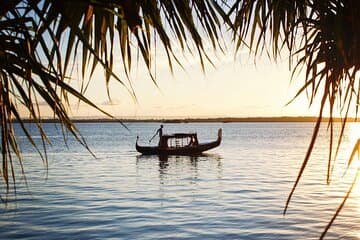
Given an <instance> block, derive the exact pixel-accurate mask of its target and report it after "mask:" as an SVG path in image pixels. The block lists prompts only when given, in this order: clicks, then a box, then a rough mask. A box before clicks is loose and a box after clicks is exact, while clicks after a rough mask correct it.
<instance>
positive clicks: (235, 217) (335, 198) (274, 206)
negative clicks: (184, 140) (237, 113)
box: [0, 123, 360, 239]
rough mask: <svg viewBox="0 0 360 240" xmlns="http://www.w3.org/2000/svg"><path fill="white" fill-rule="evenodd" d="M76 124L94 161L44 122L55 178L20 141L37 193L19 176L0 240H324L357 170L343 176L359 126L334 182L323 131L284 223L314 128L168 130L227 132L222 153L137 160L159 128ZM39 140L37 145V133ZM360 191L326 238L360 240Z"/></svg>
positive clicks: (349, 134) (168, 127)
mask: <svg viewBox="0 0 360 240" xmlns="http://www.w3.org/2000/svg"><path fill="white" fill-rule="evenodd" d="M77 125H78V127H79V128H80V130H81V132H82V134H83V136H84V137H85V139H86V140H87V143H88V145H89V147H90V149H91V150H92V152H93V153H94V154H95V156H96V158H94V157H93V156H91V155H90V154H89V152H88V151H87V150H86V149H85V148H84V147H82V146H81V145H79V144H77V143H76V142H75V141H74V140H73V139H72V138H71V137H69V138H68V139H67V145H64V143H63V135H62V132H61V128H59V126H57V125H55V124H45V128H46V131H47V133H48V135H49V137H50V139H51V141H52V146H49V147H48V149H47V151H48V157H49V171H48V176H46V170H45V169H44V165H43V164H42V162H41V159H39V157H38V155H37V153H36V151H34V149H33V148H31V147H30V146H29V145H27V144H26V143H25V142H23V143H22V144H21V147H22V152H23V157H24V165H25V169H26V172H27V173H26V177H27V180H28V189H27V188H26V186H25V184H24V180H23V179H20V178H19V179H18V180H17V181H18V185H17V187H18V189H17V196H16V199H14V196H10V201H9V203H8V204H7V206H6V207H5V206H4V205H2V206H1V210H0V211H1V214H0V229H1V230H0V239H316V238H318V237H319V236H320V234H321V232H322V230H323V228H324V227H325V226H326V224H327V222H328V221H329V220H330V219H331V217H332V215H333V213H334V212H335V210H336V209H337V207H338V205H339V204H340V203H341V201H342V198H343V196H344V195H345V194H346V191H347V189H348V188H349V186H350V183H351V180H352V179H353V177H354V176H355V174H357V167H358V165H357V163H358V162H359V161H356V162H355V164H354V166H353V167H351V168H350V169H349V171H348V172H347V173H346V174H345V175H344V171H343V169H344V167H345V162H346V160H347V159H346V158H347V157H348V156H349V154H350V152H351V150H352V144H353V142H354V141H355V139H356V138H357V137H360V135H358V134H359V133H360V131H358V130H357V128H356V126H352V127H351V128H350V130H349V131H346V133H345V140H344V148H343V150H341V151H340V154H339V157H338V159H337V162H336V168H335V170H334V174H333V175H334V178H333V181H332V183H331V184H330V185H326V183H325V179H326V161H327V156H328V152H327V151H328V144H327V135H326V129H323V130H322V132H321V136H320V138H319V140H318V144H317V147H316V148H315V149H314V152H313V155H312V158H311V160H310V162H309V166H308V168H307V170H306V171H305V173H304V176H303V178H302V179H301V182H300V184H299V186H298V188H297V189H296V192H295V194H294V197H293V200H292V202H291V204H290V207H289V210H288V213H287V214H286V215H285V216H283V215H282V211H283V209H284V205H285V201H286V198H287V196H288V194H289V192H290V189H291V187H292V185H293V182H294V180H295V177H296V175H297V172H298V169H299V166H300V164H301V162H302V159H303V157H304V155H305V152H306V148H307V146H308V143H309V141H310V136H311V133H312V128H313V124H312V123H211V124H209V123H196V124H194V123H189V124H165V132H168V133H170V132H176V131H191V132H194V131H197V133H198V137H199V140H200V142H201V141H210V140H213V139H215V138H216V133H217V129H218V128H220V127H221V128H223V142H222V144H221V146H220V147H218V148H216V149H214V150H211V151H209V152H208V153H207V154H206V155H203V156H199V157H175V156H173V157H168V158H167V159H159V158H158V157H157V156H147V157H145V156H140V155H139V154H138V153H137V152H136V151H135V147H134V143H135V139H136V135H139V136H140V143H142V144H148V139H149V138H150V137H151V136H152V134H154V132H155V130H156V129H157V128H158V127H159V123H129V124H127V126H128V128H129V129H130V130H131V131H130V132H128V131H127V130H126V129H124V128H123V127H122V126H121V125H120V124H117V123H81V124H77ZM28 126H30V127H31V125H28ZM32 134H33V135H34V136H35V139H36V141H39V142H40V138H39V136H38V133H37V132H36V131H35V128H34V129H33V130H32ZM36 136H37V137H36ZM24 139H25V137H24V136H19V140H20V141H24ZM155 142H156V141H155ZM343 175H344V176H343ZM359 186H360V184H359V183H357V185H356V189H355V190H354V192H353V193H352V194H351V197H350V198H349V200H348V201H347V203H346V206H345V208H344V209H343V211H342V212H341V214H340V216H339V217H338V218H337V220H336V221H335V223H334V225H333V227H332V228H331V229H330V232H329V233H328V235H327V239H359V238H360V190H359Z"/></svg>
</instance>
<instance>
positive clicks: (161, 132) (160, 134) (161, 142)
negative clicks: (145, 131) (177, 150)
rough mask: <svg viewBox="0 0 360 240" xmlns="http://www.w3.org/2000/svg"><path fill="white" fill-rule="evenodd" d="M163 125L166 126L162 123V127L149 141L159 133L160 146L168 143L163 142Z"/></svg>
mask: <svg viewBox="0 0 360 240" xmlns="http://www.w3.org/2000/svg"><path fill="white" fill-rule="evenodd" d="M163 127H164V126H163V125H162V124H161V125H160V128H159V129H158V130H157V131H156V133H155V134H154V136H153V137H152V138H151V139H150V140H149V142H151V141H152V140H153V139H154V137H155V136H156V135H158V134H159V146H160V147H162V146H166V144H164V143H163V139H162V136H163Z"/></svg>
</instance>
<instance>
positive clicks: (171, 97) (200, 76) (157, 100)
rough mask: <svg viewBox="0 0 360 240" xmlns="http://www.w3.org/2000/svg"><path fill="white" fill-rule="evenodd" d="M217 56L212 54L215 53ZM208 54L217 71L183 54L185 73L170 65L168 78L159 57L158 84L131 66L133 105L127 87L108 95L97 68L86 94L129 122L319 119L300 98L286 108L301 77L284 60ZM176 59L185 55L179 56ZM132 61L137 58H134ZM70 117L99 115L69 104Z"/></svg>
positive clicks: (139, 67) (143, 70)
mask: <svg viewBox="0 0 360 240" xmlns="http://www.w3.org/2000/svg"><path fill="white" fill-rule="evenodd" d="M215 54H216V55H215ZM215 54H214V51H213V50H209V55H210V56H211V57H212V59H213V62H214V64H215V67H213V66H211V65H210V64H206V69H205V73H204V72H203V71H202V69H201V65H200V63H199V60H198V57H197V56H196V55H195V56H191V55H190V54H185V56H186V59H185V57H184V58H181V59H182V63H183V66H184V68H185V70H183V69H182V68H181V67H180V66H178V65H176V63H174V73H173V74H171V72H170V70H169V67H168V63H167V58H166V57H165V56H164V55H161V54H157V57H156V81H157V84H158V86H159V88H157V87H156V85H155V84H154V83H153V82H152V80H151V78H150V77H149V74H148V72H147V69H146V67H145V66H144V65H143V64H142V63H141V62H139V63H137V62H136V60H134V62H133V66H134V68H133V70H132V73H131V83H132V86H133V89H134V91H135V93H136V95H137V100H138V101H137V102H135V101H134V99H133V98H132V97H131V95H130V94H129V93H128V92H127V91H126V90H125V88H124V87H123V86H122V85H121V84H119V83H117V82H116V80H111V83H110V96H111V99H112V102H111V103H110V102H109V99H108V97H107V91H106V85H105V81H104V74H103V71H102V69H100V68H98V69H97V70H96V72H95V74H94V76H93V78H92V80H91V82H90V85H89V88H88V90H87V92H86V96H87V97H88V98H90V99H91V100H93V101H94V103H96V104H97V105H98V106H100V107H101V108H103V109H105V110H106V111H108V112H109V113H111V114H113V115H114V116H117V117H130V118H174V117H175V118H176V117H181V118H187V117H269V116H310V115H317V113H318V106H316V105H314V106H313V107H311V108H309V104H308V101H307V98H306V95H305V94H303V95H302V96H300V97H299V98H298V99H296V100H295V101H294V102H292V103H291V104H290V105H287V106H286V104H287V103H288V102H289V101H290V100H291V99H292V97H293V96H294V95H295V94H296V92H297V90H298V89H299V88H300V86H301V84H303V83H304V76H303V75H301V74H300V75H299V76H298V77H296V78H294V80H293V81H291V71H290V70H289V67H288V60H287V57H286V56H285V55H284V57H283V59H282V60H278V61H277V62H275V61H272V60H269V59H268V57H260V58H258V59H257V61H256V64H255V63H254V57H253V56H249V53H248V51H247V50H246V49H245V50H242V51H241V52H240V53H238V54H237V55H236V58H234V57H235V54H234V51H233V50H228V51H227V52H226V53H221V52H217V53H215ZM179 55H180V56H182V55H183V54H182V53H180V52H179ZM135 59H136V58H135ZM115 62H116V63H115V67H114V70H115V72H117V73H119V75H120V76H121V77H122V79H123V80H124V81H127V80H126V78H125V76H124V74H122V70H121V69H122V68H121V60H120V58H115ZM80 84H81V76H80V75H79V76H77V75H76V74H75V75H74V76H73V80H72V85H73V86H76V87H79V86H80ZM71 114H72V116H73V117H80V118H81V117H84V118H91V117H102V116H103V115H102V114H101V113H99V112H97V111H96V110H93V109H91V108H89V107H87V106H85V105H83V104H81V105H80V106H78V105H77V104H74V105H72V110H71Z"/></svg>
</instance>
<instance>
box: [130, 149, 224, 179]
mask: <svg viewBox="0 0 360 240" xmlns="http://www.w3.org/2000/svg"><path fill="white" fill-rule="evenodd" d="M221 159H222V158H221V156H220V155H218V154H211V153H206V154H200V155H196V156H182V155H180V156H179V155H138V156H136V165H137V172H138V175H143V174H147V175H152V174H153V173H154V171H158V174H159V178H160V180H164V177H166V176H183V177H184V178H194V179H197V178H198V174H199V173H200V172H202V171H206V172H209V171H210V172H213V174H214V175H216V176H214V177H215V178H217V179H219V178H222V166H221ZM155 162H156V163H155ZM155 166H158V167H157V168H156V169H155ZM143 171H144V172H145V171H146V173H142V172H143ZM161 182H162V181H161Z"/></svg>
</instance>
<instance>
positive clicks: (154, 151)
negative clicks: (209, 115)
mask: <svg viewBox="0 0 360 240" xmlns="http://www.w3.org/2000/svg"><path fill="white" fill-rule="evenodd" d="M221 138H222V130H221V128H220V129H219V130H218V137H217V139H216V141H213V142H208V143H199V142H198V139H197V134H196V133H175V134H171V135H162V136H161V137H160V140H159V145H158V146H140V145H138V139H139V137H137V139H136V144H135V146H136V150H137V151H138V152H140V153H142V154H144V155H190V156H191V155H199V154H201V153H202V152H204V151H207V150H210V149H213V148H215V147H217V146H219V145H220V143H221Z"/></svg>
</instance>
